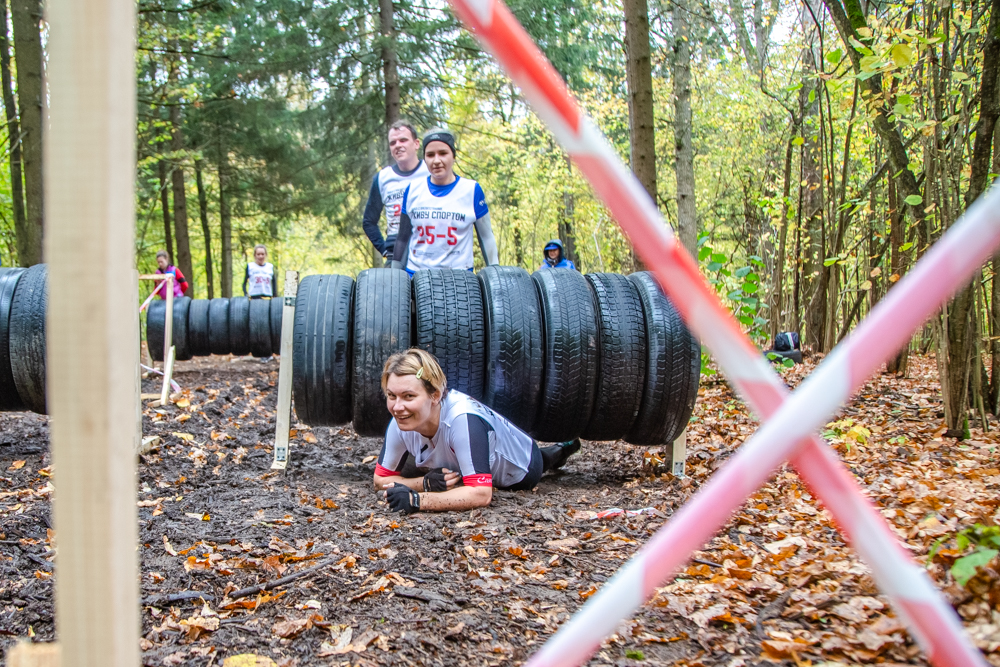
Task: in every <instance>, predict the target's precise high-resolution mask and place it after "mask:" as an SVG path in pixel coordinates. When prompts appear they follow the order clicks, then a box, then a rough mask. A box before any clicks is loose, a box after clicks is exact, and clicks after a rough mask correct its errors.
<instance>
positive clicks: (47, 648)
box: [7, 642, 59, 667]
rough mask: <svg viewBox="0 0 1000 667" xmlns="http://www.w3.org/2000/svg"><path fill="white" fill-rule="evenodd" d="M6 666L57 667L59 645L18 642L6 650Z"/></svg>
mask: <svg viewBox="0 0 1000 667" xmlns="http://www.w3.org/2000/svg"><path fill="white" fill-rule="evenodd" d="M7 667H59V646H57V645H56V644H32V643H29V642H20V643H18V644H15V645H14V646H12V647H11V648H10V650H9V651H7Z"/></svg>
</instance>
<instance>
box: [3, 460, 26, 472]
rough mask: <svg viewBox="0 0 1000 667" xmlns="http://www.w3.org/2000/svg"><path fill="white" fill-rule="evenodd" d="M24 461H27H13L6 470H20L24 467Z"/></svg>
mask: <svg viewBox="0 0 1000 667" xmlns="http://www.w3.org/2000/svg"><path fill="white" fill-rule="evenodd" d="M25 463H27V461H14V462H13V463H11V464H10V467H9V468H7V470H20V469H21V468H23V467H24V464H25Z"/></svg>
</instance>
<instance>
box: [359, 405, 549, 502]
mask: <svg viewBox="0 0 1000 667" xmlns="http://www.w3.org/2000/svg"><path fill="white" fill-rule="evenodd" d="M533 446H534V441H533V440H532V439H531V436H529V435H528V434H527V433H525V432H524V431H522V430H521V429H519V428H517V427H516V426H514V425H513V424H511V423H510V422H509V421H507V420H506V419H504V418H503V417H501V416H500V415H498V414H497V413H495V412H493V411H492V410H490V409H489V408H488V407H486V406H485V405H483V404H482V403H480V402H479V401H477V400H475V399H474V398H471V397H469V396H467V395H466V394H463V393H462V392H460V391H456V390H454V389H451V390H449V391H448V393H447V394H446V395H445V397H444V398H443V399H442V400H441V422H440V424H439V425H438V431H437V433H435V434H434V437H433V438H426V437H424V436H423V435H421V434H420V433H417V432H416V431H401V430H400V429H399V426H397V425H396V420H395V419H393V420H392V421H391V422H389V428H388V429H387V430H386V433H385V444H384V445H383V446H382V452H381V453H380V454H379V457H378V464H377V465H376V466H375V474H377V475H378V476H379V477H392V476H395V475H398V474H399V470H400V468H401V467H402V463H403V457H404V455H405V454H406V453H407V452H409V453H410V455H411V456H413V458H414V460H415V462H416V465H417V466H418V467H421V468H448V469H449V470H454V471H456V472H459V473H461V475H462V482H463V483H464V484H465V486H497V487H502V488H506V487H509V486H513V485H514V484H517V483H518V482H520V481H521V480H522V479H524V476H525V475H526V474H528V467H529V466H530V463H531V450H532V447H533Z"/></svg>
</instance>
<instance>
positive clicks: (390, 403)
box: [385, 373, 441, 431]
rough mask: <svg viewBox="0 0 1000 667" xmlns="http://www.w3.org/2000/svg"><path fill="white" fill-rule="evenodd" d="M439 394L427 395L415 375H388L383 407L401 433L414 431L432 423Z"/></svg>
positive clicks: (439, 399)
mask: <svg viewBox="0 0 1000 667" xmlns="http://www.w3.org/2000/svg"><path fill="white" fill-rule="evenodd" d="M440 401H441V392H439V391H435V392H434V393H433V394H428V393H427V389H426V388H425V387H424V383H423V382H422V381H421V380H419V379H418V378H417V376H415V375H396V374H395V373H392V374H390V375H389V380H388V381H387V382H386V384H385V405H386V407H387V408H389V412H390V414H392V418H393V419H395V420H396V424H397V425H398V426H399V429H400V430H401V431H416V430H418V429H419V428H420V427H421V426H425V425H427V424H429V423H431V422H432V421H433V414H434V408H435V407H436V406H437V405H438V403H440Z"/></svg>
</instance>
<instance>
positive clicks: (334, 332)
mask: <svg viewBox="0 0 1000 667" xmlns="http://www.w3.org/2000/svg"><path fill="white" fill-rule="evenodd" d="M353 299H354V280H352V279H351V278H350V277H349V276H306V277H305V278H303V279H302V282H300V283H299V289H298V293H297V295H296V297H295V322H294V327H293V333H292V341H293V342H292V392H293V396H294V398H295V414H296V415H297V416H298V419H299V421H301V422H303V423H306V424H309V425H310V426H335V425H337V424H346V423H347V422H349V421H351V408H352V405H351V334H352V331H351V310H352V306H353V304H352V301H353Z"/></svg>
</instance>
